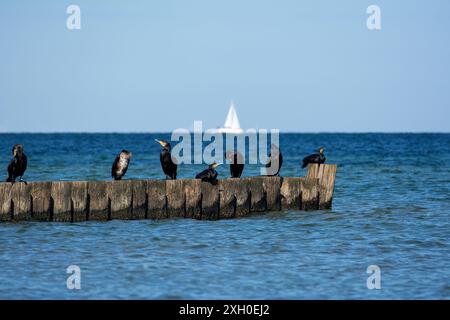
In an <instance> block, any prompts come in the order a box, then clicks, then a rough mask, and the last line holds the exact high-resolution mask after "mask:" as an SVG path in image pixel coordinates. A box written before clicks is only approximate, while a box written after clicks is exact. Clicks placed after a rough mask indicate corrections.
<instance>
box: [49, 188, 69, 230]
mask: <svg viewBox="0 0 450 320" xmlns="http://www.w3.org/2000/svg"><path fill="white" fill-rule="evenodd" d="M71 193H72V183H71V182H69V181H55V182H52V186H51V198H52V200H53V212H52V217H51V218H52V220H53V221H58V222H71V221H72V195H71Z"/></svg>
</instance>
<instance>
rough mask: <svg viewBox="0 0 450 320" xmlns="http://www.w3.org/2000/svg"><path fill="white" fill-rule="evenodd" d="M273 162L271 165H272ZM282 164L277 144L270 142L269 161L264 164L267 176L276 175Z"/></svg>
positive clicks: (281, 155) (281, 156)
mask: <svg viewBox="0 0 450 320" xmlns="http://www.w3.org/2000/svg"><path fill="white" fill-rule="evenodd" d="M272 162H273V167H272ZM282 165H283V154H282V153H281V150H280V148H278V146H276V145H274V144H272V145H271V146H270V154H269V162H268V163H267V164H266V168H267V169H266V172H267V175H268V176H278V175H279V173H280V170H281V166H282Z"/></svg>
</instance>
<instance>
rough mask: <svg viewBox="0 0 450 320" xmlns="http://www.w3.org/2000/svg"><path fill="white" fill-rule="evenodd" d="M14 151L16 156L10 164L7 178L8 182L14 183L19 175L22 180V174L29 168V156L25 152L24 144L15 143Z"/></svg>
mask: <svg viewBox="0 0 450 320" xmlns="http://www.w3.org/2000/svg"><path fill="white" fill-rule="evenodd" d="M12 153H13V157H14V158H13V159H12V160H11V162H10V163H9V165H8V179H6V182H11V183H14V182H15V181H16V178H18V177H19V178H20V181H21V182H22V181H23V180H22V176H23V174H24V173H25V170H27V164H28V159H27V156H26V155H25V153H24V152H23V146H22V145H21V144H16V145H14V147H13V149H12Z"/></svg>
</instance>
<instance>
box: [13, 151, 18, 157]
mask: <svg viewBox="0 0 450 320" xmlns="http://www.w3.org/2000/svg"><path fill="white" fill-rule="evenodd" d="M16 155H17V149H14V151H13V156H14V157H15V156H16Z"/></svg>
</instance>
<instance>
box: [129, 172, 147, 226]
mask: <svg viewBox="0 0 450 320" xmlns="http://www.w3.org/2000/svg"><path fill="white" fill-rule="evenodd" d="M132 193H133V210H132V219H145V218H146V217H147V201H148V199H147V181H145V180H136V181H133V183H132Z"/></svg>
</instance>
